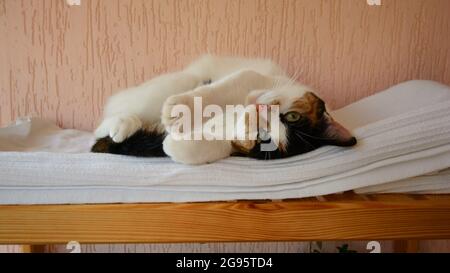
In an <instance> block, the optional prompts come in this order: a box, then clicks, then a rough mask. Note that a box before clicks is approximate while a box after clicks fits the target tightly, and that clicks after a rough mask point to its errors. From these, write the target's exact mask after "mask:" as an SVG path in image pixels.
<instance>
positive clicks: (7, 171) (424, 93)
mask: <svg viewBox="0 0 450 273" xmlns="http://www.w3.org/2000/svg"><path fill="white" fill-rule="evenodd" d="M333 115H334V116H335V117H336V119H338V120H339V121H341V122H342V123H343V124H345V125H346V126H347V127H350V128H352V129H353V131H354V134H355V136H356V137H357V138H358V141H359V143H358V145H357V146H356V147H354V148H341V147H331V146H330V147H322V148H320V149H318V150H315V151H313V152H310V153H308V154H304V155H300V156H296V157H292V158H287V159H281V160H273V161H257V160H253V159H247V158H229V159H226V160H222V161H220V162H216V163H213V164H209V165H203V166H185V165H180V164H176V163H173V162H172V161H170V159H167V158H162V159H161V158H150V159H145V158H144V159H143V158H133V157H125V156H118V155H109V154H91V153H86V152H87V151H88V149H89V147H90V146H91V145H92V143H93V141H94V139H93V136H92V135H91V134H90V133H87V132H81V131H76V130H60V129H58V128H57V127H55V126H54V125H51V124H49V123H47V122H44V121H41V120H36V119H31V120H30V121H28V122H27V121H25V122H22V123H21V124H19V125H15V126H12V127H9V128H4V129H0V150H3V151H8V152H2V153H0V203H3V204H30V203H106V202H184V201H213V200H233V199H283V198H299V197H307V196H316V195H323V194H331V193H336V192H341V191H346V190H352V189H361V188H365V189H362V190H361V191H362V192H364V191H366V192H379V191H383V190H384V191H392V189H395V188H397V190H398V189H404V190H405V192H415V191H417V192H447V190H450V186H449V184H450V181H449V180H447V181H448V182H447V183H445V180H443V179H445V178H442V177H441V178H440V180H439V181H440V182H436V177H433V178H432V180H433V179H434V180H433V181H434V182H433V181H432V180H430V179H428V180H427V181H429V182H424V181H425V180H426V179H422V180H420V179H419V180H417V178H414V179H416V180H415V182H414V179H412V180H411V178H413V177H416V176H421V175H425V174H429V173H431V172H435V171H440V170H444V169H447V168H449V167H450V88H449V87H447V86H444V85H440V84H438V83H434V82H428V81H412V82H407V83H404V84H401V85H398V86H395V87H393V88H390V89H389V90H386V91H384V92H381V93H378V94H377V95H375V96H372V97H369V98H366V99H363V100H361V101H359V102H356V103H354V104H352V105H349V106H347V107H345V108H343V109H340V110H338V111H335V112H334V113H333ZM13 151H26V152H13ZM28 151H34V152H28ZM37 151H39V152H37ZM439 175H441V174H439ZM445 175H447V174H446V173H444V176H445ZM441 176H442V175H441ZM430 177H432V176H428V178H430ZM408 179H409V180H408ZM396 181H398V182H396ZM408 181H413V182H411V183H410V184H408V183H409V182H408ZM387 183H390V185H391V186H389V187H386V185H387ZM394 183H399V184H397V186H393V185H394ZM414 183H415V184H414ZM377 185H385V186H384V187H382V188H376V186H377ZM414 185H416V186H414ZM449 192H450V191H449Z"/></svg>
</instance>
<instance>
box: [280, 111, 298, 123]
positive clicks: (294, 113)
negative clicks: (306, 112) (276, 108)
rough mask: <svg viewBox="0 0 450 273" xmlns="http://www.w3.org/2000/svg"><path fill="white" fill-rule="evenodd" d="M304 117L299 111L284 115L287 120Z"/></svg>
mask: <svg viewBox="0 0 450 273" xmlns="http://www.w3.org/2000/svg"><path fill="white" fill-rule="evenodd" d="M301 118H302V115H301V114H300V113H298V112H288V113H286V114H285V115H284V119H285V120H286V121H287V122H297V121H299V120H300V119H301Z"/></svg>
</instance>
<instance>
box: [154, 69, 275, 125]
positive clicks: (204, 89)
mask: <svg viewBox="0 0 450 273" xmlns="http://www.w3.org/2000/svg"><path fill="white" fill-rule="evenodd" d="M274 81H275V79H274V78H272V77H270V76H266V75H262V74H260V73H258V72H255V71H252V70H241V71H238V72H235V73H233V74H231V75H229V76H227V77H225V78H223V79H220V80H218V81H217V82H214V83H212V84H209V85H203V86H200V87H197V88H196V89H194V90H192V91H189V92H185V93H182V94H178V95H174V96H170V97H169V98H167V99H166V101H165V102H164V104H163V107H162V112H161V122H162V124H163V125H164V126H165V128H166V129H169V128H170V127H171V126H173V125H175V124H176V123H177V121H178V120H179V119H180V118H181V117H180V116H177V115H175V114H176V112H174V111H173V110H174V107H175V106H177V105H185V106H187V107H188V108H189V109H190V110H191V113H193V112H194V99H195V98H196V97H197V98H201V102H202V103H201V104H202V107H205V106H207V105H211V104H214V105H218V106H219V107H221V108H222V109H224V108H225V107H226V105H238V104H241V105H244V104H245V99H246V97H247V95H248V94H249V93H250V92H251V91H253V90H258V89H267V88H271V87H273V85H274ZM191 120H192V121H193V118H192V116H191Z"/></svg>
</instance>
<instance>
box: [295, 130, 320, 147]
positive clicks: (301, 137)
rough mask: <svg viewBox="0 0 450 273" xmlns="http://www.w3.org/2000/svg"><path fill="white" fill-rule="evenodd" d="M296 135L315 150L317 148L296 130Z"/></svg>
mask: <svg viewBox="0 0 450 273" xmlns="http://www.w3.org/2000/svg"><path fill="white" fill-rule="evenodd" d="M295 135H296V136H297V137H299V138H300V140H301V141H303V142H304V143H305V144H307V145H308V146H309V147H311V148H312V149H313V150H314V149H315V148H316V147H314V145H312V144H311V143H310V142H309V141H307V140H306V139H305V138H304V137H303V136H302V135H300V134H298V132H295Z"/></svg>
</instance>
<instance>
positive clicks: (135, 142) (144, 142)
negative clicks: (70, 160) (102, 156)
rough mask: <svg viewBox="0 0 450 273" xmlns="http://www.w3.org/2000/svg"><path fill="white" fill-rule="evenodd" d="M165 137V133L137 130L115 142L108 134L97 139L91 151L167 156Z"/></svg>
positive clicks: (140, 155)
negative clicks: (164, 147) (164, 146)
mask: <svg viewBox="0 0 450 273" xmlns="http://www.w3.org/2000/svg"><path fill="white" fill-rule="evenodd" d="M165 137H166V133H162V132H158V131H146V130H138V131H137V132H136V133H135V134H134V135H132V136H130V137H129V138H127V139H125V140H124V141H123V142H121V143H116V142H114V141H113V140H112V139H111V138H110V137H109V136H108V137H104V138H100V139H97V142H96V143H95V144H94V146H92V148H91V152H93V153H110V154H120V155H130V156H137V157H163V156H167V155H166V153H164V150H163V141H164V138H165Z"/></svg>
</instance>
